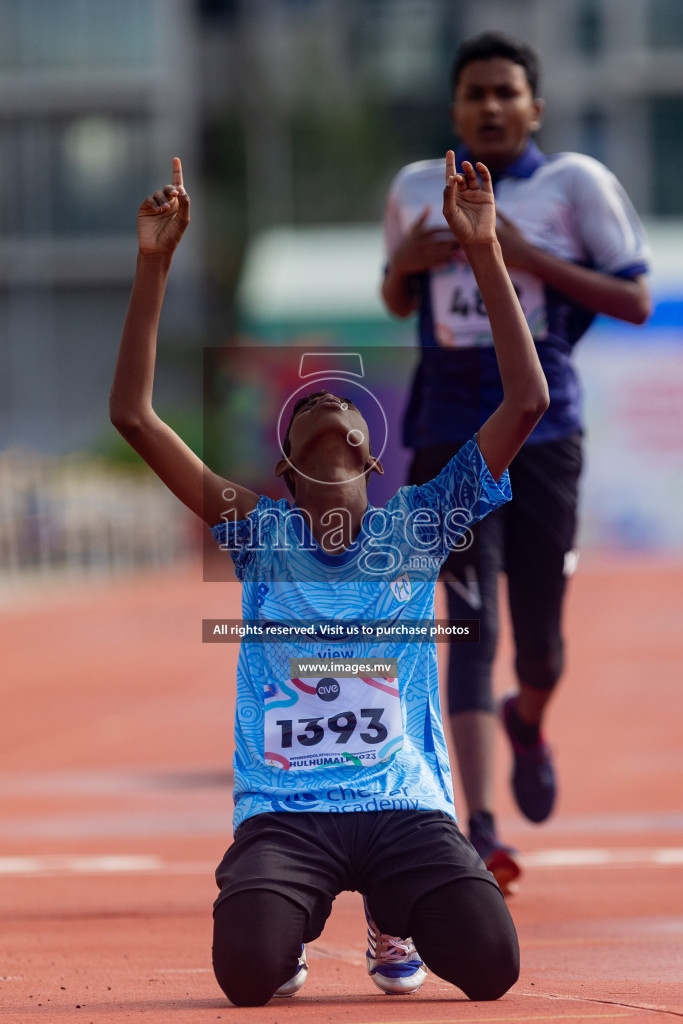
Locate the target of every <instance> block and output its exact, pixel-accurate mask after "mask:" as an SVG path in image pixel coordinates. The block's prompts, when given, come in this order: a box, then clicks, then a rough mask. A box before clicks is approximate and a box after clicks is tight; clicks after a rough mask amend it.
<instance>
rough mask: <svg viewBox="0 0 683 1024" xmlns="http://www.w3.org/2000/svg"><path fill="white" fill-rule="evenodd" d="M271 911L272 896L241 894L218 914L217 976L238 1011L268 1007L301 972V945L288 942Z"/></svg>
mask: <svg viewBox="0 0 683 1024" xmlns="http://www.w3.org/2000/svg"><path fill="white" fill-rule="evenodd" d="M275 902H278V900H277V897H276V898H275ZM279 902H282V903H283V904H285V905H287V901H285V900H283V899H280V900H279ZM269 909H270V906H269V903H268V902H267V897H266V894H262V893H257V894H254V893H238V894H237V895H235V896H230V897H228V898H227V899H225V900H223V901H222V902H221V903H219V904H218V906H217V907H216V908H215V910H214V929H213V949H212V960H213V970H214V974H215V976H216V981H217V982H218V984H219V986H220V987H221V989H222V990H223V992H224V993H225V995H226V996H227V997H228V999H229V1000H230V1002H231V1003H234V1005H235V1006H264V1005H265V1004H266V1003H267V1002H268V1001H269V1000H270V999H271V998H272V996H273V994H274V993H275V991H276V990H277V989H278V988H279V987H280V985H282V984H284V982H286V981H288V980H289V978H290V977H291V976H292V975H293V974H294V973H295V971H296V965H297V957H298V953H299V952H300V950H301V944H300V943H298V944H297V942H296V941H294V940H292V942H288V941H287V940H286V934H287V929H286V927H285V926H284V925H283V922H282V920H281V919H280V918H279V917H278V915H275V921H272V920H271V915H270V914H269V913H268V911H269ZM276 925H277V926H276ZM289 947H291V951H290V948H289Z"/></svg>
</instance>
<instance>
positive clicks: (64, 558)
mask: <svg viewBox="0 0 683 1024" xmlns="http://www.w3.org/2000/svg"><path fill="white" fill-rule="evenodd" d="M195 543H196V540H195V536H194V535H193V533H192V529H191V519H190V516H189V513H185V512H184V510H183V508H182V506H180V505H179V503H178V501H177V500H176V499H175V498H173V496H172V495H170V494H169V493H168V492H167V491H166V490H165V488H164V487H163V486H162V485H161V484H160V483H159V481H158V480H157V479H156V478H155V477H153V476H152V474H151V473H150V472H149V471H148V470H147V469H146V468H145V467H140V468H137V467H126V468H118V467H116V468H112V467H111V466H110V464H108V463H107V462H105V461H104V460H100V459H97V458H93V457H92V456H86V455H73V456H67V457H62V458H49V457H45V456H43V455H39V454H37V453H34V452H27V451H22V450H19V449H10V450H9V451H5V452H0V575H2V576H3V577H4V578H5V579H7V578H12V577H14V576H17V575H20V574H22V573H24V572H25V571H26V570H31V569H33V570H36V569H38V570H42V571H44V572H48V573H49V572H52V571H55V572H56V571H60V572H63V571H65V570H66V571H67V572H72V573H74V574H83V573H86V574H90V573H111V572H117V571H119V570H125V569H128V568H132V567H135V566H143V565H159V566H160V565H165V564H168V563H170V562H173V561H174V560H176V559H178V558H179V557H181V556H182V555H184V554H186V553H187V552H188V551H189V550H190V549H191V548H192V547H193V546H194V545H195Z"/></svg>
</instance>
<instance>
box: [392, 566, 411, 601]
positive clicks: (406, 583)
mask: <svg viewBox="0 0 683 1024" xmlns="http://www.w3.org/2000/svg"><path fill="white" fill-rule="evenodd" d="M389 586H390V587H391V592H392V594H393V595H394V597H395V598H396V600H397V601H401V602H405V601H409V600H410V595H411V594H412V592H413V587H412V584H411V582H410V577H409V576H408V573H407V572H404V573H403V575H402V576H397V577H396V579H395V580H394V581H393V583H390V584H389Z"/></svg>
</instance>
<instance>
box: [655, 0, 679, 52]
mask: <svg viewBox="0 0 683 1024" xmlns="http://www.w3.org/2000/svg"><path fill="white" fill-rule="evenodd" d="M648 13H649V20H650V42H651V44H652V46H656V47H672V46H683V3H681V0H650V3H649V5H648Z"/></svg>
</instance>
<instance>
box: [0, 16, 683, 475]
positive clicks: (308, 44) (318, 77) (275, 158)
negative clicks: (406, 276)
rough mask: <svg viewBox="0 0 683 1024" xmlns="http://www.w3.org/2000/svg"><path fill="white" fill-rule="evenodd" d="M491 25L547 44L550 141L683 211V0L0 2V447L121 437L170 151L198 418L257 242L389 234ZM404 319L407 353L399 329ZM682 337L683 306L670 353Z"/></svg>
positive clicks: (659, 213)
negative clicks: (283, 232)
mask: <svg viewBox="0 0 683 1024" xmlns="http://www.w3.org/2000/svg"><path fill="white" fill-rule="evenodd" d="M492 28H493V29H499V30H502V31H506V32H508V33H510V34H511V35H515V36H517V37H520V38H524V39H526V40H527V41H528V42H529V43H531V45H533V46H534V47H535V48H536V49H537V50H538V52H539V54H540V56H541V61H542V66H543V77H542V89H541V91H542V94H543V95H544V97H545V99H546V102H547V116H546V120H545V124H544V126H543V128H542V130H541V134H540V140H539V141H540V143H541V145H542V146H543V148H544V149H545V150H546V151H549V152H552V151H556V150H563V149H576V150H580V151H583V152H586V153H589V154H591V155H593V156H595V157H597V158H598V159H600V160H602V161H604V162H605V163H606V164H607V165H608V166H609V167H610V168H611V169H612V170H613V171H614V172H615V173H616V174H617V176H618V177H619V178H620V179H621V181H622V182H623V184H624V185H625V187H626V189H627V191H628V192H629V194H630V195H631V197H632V199H633V201H634V203H635V204H636V206H637V208H638V209H639V211H640V212H641V213H642V214H643V215H644V216H646V217H648V216H650V217H655V218H676V217H678V218H681V217H683V191H682V190H681V189H680V187H679V185H678V176H679V167H680V165H681V163H682V162H683V2H682V0H478V2H477V3H475V4H472V3H469V2H467V0H119V2H118V3H116V4H111V3H109V2H108V0H59V3H55V2H54V0H11V2H6V3H4V4H2V5H0V186H1V187H0V450H3V449H7V448H11V447H13V446H24V447H27V448H30V449H33V450H35V451H37V452H41V453H46V454H49V455H63V454H66V453H70V452H74V451H80V450H84V449H88V448H90V447H92V446H93V445H97V442H98V441H99V440H100V438H101V437H102V436H103V435H105V436H106V435H107V434H109V435H111V433H112V431H111V428H110V426H109V423H108V416H107V396H108V392H109V386H110V381H111V375H112V371H113V367H114V360H115V356H116V348H117V343H118V337H119V335H120V330H121V325H122V321H123V316H124V313H125V308H126V303H127V297H128V293H129V289H130V282H131V278H132V273H133V267H134V260H135V252H136V244H135V234H134V231H135V227H134V223H135V209H136V206H137V203H138V202H139V201H140V199H141V198H142V197H143V196H144V195H145V194H147V193H148V192H149V191H150V190H151V189H152V188H153V187H155V186H158V185H160V184H162V183H163V182H165V181H166V180H168V174H169V170H170V157H171V156H173V155H175V154H178V155H180V156H181V157H182V158H183V164H184V167H185V171H186V180H187V181H188V184H189V185H190V191H191V194H192V199H193V207H192V209H193V224H192V229H191V231H189V232H188V234H187V236H186V239H185V240H184V241H183V245H182V247H181V249H180V250H179V252H178V255H177V257H176V260H175V262H174V273H173V275H172V278H171V282H170V284H169V290H168V294H167V298H166V304H165V309H164V317H163V322H162V333H163V345H162V355H161V358H160V364H159V368H158V376H157V383H158V389H157V395H158V397H159V399H160V401H161V404H162V409H166V408H167V407H168V406H169V405H170V406H172V405H173V404H174V403H175V402H177V403H178V404H179V405H180V406H183V405H184V406H186V407H188V406H193V407H194V408H197V409H199V408H200V405H201V379H200V365H201V351H202V347H203V346H205V345H207V344H208V345H216V344H223V343H224V342H226V341H227V340H229V339H230V337H231V336H232V334H233V333H234V328H235V317H234V292H235V285H236V282H237V280H238V277H239V272H240V267H241V266H242V263H243V257H244V251H245V246H246V244H247V241H248V240H249V239H251V238H254V237H255V236H256V235H258V234H259V233H261V232H263V231H264V229H273V228H278V227H282V226H284V227H286V226H293V227H297V228H305V227H306V226H309V227H310V226H314V225H321V224H327V225H330V224H333V225H334V224H336V225H342V224H353V223H356V224H366V225H374V226H375V227H377V226H378V225H379V223H380V221H381V217H382V212H383V204H384V199H385V195H386V189H387V187H388V184H389V181H390V180H391V178H392V176H393V174H394V173H395V172H396V170H397V169H398V168H399V167H400V166H402V165H403V164H404V163H406V162H408V161H410V160H416V159H422V158H425V157H431V156H435V155H438V154H439V153H442V152H444V150H445V149H446V148H447V146H449V145H450V144H451V143H452V134H451V129H450V124H449V117H448V106H449V102H450V95H449V77H450V76H449V73H450V66H451V63H452V59H453V56H454V53H455V51H456V49H457V47H458V45H459V43H460V42H461V41H462V40H463V39H465V38H467V37H468V36H471V35H473V34H476V33H478V32H480V31H483V30H486V29H492ZM373 244H374V243H373ZM380 258H381V257H379V256H378V266H377V271H376V273H377V277H376V284H377V286H378V283H379V277H380V274H381V266H380V265H379V260H380ZM375 286H376V285H375V282H374V281H373V284H372V287H373V288H374V287H375ZM672 287H673V288H674V290H675V289H676V288H678V293H677V296H673V300H672V304H670V307H669V308H670V309H673V310H674V313H673V314H672V316H673V317H675V316H676V315H678V314H677V313H675V310H676V309H678V308H679V306H677V305H676V303H679V304H680V292H681V288H680V285H679V283H677V282H676V280H674V281H673V285H672ZM258 297H259V296H258V282H257V283H256V292H255V299H256V301H257V302H258ZM390 326H392V328H393V326H395V328H396V338H397V343H399V344H400V343H402V342H403V341H404V340H405V325H397V324H393V325H390ZM665 326H667V325H665ZM680 327H681V324H680V322H679V323H678V324H677V325H676V324H674V322H673V320H671V323H669V324H668V328H671V329H670V330H669V336H668V340H667V344H672V345H673V344H674V342H673V340H672V338H673V334H674V333H675V331H674V330H673V328H676V329H677V330H678V332H679V334H680ZM383 330H384V327H383ZM384 343H392V342H391V338H389V337H388V336H387V337H386V338H385V337H384V336H383V337H382V344H384ZM655 391H656V388H654V390H653V394H654V393H655ZM668 472H669V471H668V469H667V473H668ZM667 479H668V478H667Z"/></svg>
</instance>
